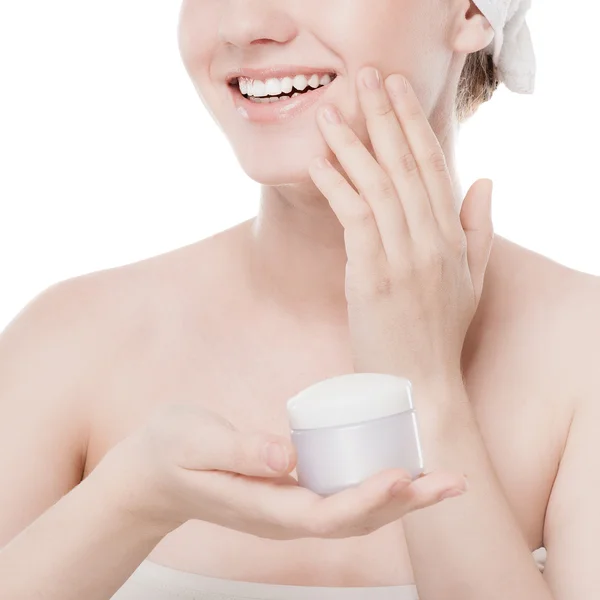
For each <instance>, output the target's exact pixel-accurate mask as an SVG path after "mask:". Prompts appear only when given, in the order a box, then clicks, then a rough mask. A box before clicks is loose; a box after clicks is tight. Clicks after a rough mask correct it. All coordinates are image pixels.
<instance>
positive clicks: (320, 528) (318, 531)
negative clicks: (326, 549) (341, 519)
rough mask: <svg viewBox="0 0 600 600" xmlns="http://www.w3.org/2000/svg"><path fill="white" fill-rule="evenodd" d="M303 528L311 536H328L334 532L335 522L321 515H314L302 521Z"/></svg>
mask: <svg viewBox="0 0 600 600" xmlns="http://www.w3.org/2000/svg"><path fill="white" fill-rule="evenodd" d="M303 529H304V530H305V531H306V532H307V533H308V534H309V535H310V536H311V537H317V538H328V537H332V536H333V535H334V534H335V531H336V527H335V524H334V523H333V522H332V521H331V520H328V519H325V518H323V517H314V516H313V518H312V519H309V520H308V521H306V522H305V523H304V527H303Z"/></svg>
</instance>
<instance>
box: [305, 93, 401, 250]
mask: <svg viewBox="0 0 600 600" xmlns="http://www.w3.org/2000/svg"><path fill="white" fill-rule="evenodd" d="M329 114H332V115H335V118H334V117H328V116H327V115H329ZM334 119H337V120H338V121H337V122H333V120H334ZM317 121H318V123H319V126H320V128H321V132H322V134H323V137H324V138H325V141H326V142H327V143H328V144H329V147H330V148H331V150H332V151H333V152H334V154H335V155H336V158H337V160H338V161H339V163H340V165H341V166H342V168H343V169H344V171H345V172H346V174H347V175H348V177H349V178H350V180H351V181H352V183H353V184H354V185H355V187H356V189H357V190H358V191H359V193H360V195H361V196H362V198H363V199H364V200H365V201H366V203H368V205H369V206H370V207H371V210H372V212H373V215H374V216H375V222H376V223H377V228H378V230H379V234H380V237H381V244H382V246H383V248H384V250H385V251H386V256H387V250H388V247H387V246H386V242H387V243H389V241H390V240H389V238H390V235H386V236H385V239H384V236H383V235H382V233H387V232H390V230H392V231H391V235H392V237H393V239H394V240H396V239H398V240H402V239H405V238H406V237H407V235H408V227H407V224H406V219H405V217H404V214H403V212H402V210H400V204H399V199H398V194H397V192H396V188H395V187H394V184H393V182H392V180H391V179H390V177H389V176H388V174H387V173H386V172H385V170H384V169H383V168H382V167H381V166H380V165H379V164H378V163H377V161H376V160H375V158H374V157H373V155H372V154H371V153H370V152H369V151H368V150H367V148H366V147H365V146H364V144H363V143H362V141H361V140H360V138H359V137H358V136H357V135H356V133H355V132H354V131H353V130H352V128H351V127H350V126H349V125H348V124H347V123H346V122H345V120H344V118H343V116H342V115H341V113H340V111H339V110H338V109H337V108H336V107H335V106H334V105H330V104H328V105H325V106H323V107H321V108H320V109H319V111H318V118H317ZM384 206H388V207H393V206H396V209H395V212H394V218H393V219H392V218H390V217H389V212H388V213H386V212H383V213H382V207H384ZM392 210H394V209H392ZM392 228H393V229H392ZM394 232H395V233H394Z"/></svg>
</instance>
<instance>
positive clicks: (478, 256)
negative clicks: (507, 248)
mask: <svg viewBox="0 0 600 600" xmlns="http://www.w3.org/2000/svg"><path fill="white" fill-rule="evenodd" d="M493 186H494V184H493V182H492V180H491V179H479V180H477V181H476V182H475V183H474V184H473V185H472V186H471V187H470V188H469V191H468V192H467V195H466V196H465V199H464V202H463V205H462V208H461V211H460V222H461V225H462V228H463V230H464V232H465V235H466V238H467V261H468V263H469V271H470V272H471V280H472V282H473V288H474V291H475V298H476V301H477V303H479V300H480V298H481V293H482V290H483V280H484V277H485V270H486V268H487V265H488V260H489V258H490V252H491V250H492V242H493V240H494V225H493V223H492V190H493Z"/></svg>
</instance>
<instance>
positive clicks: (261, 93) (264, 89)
mask: <svg viewBox="0 0 600 600" xmlns="http://www.w3.org/2000/svg"><path fill="white" fill-rule="evenodd" d="M334 78H335V76H332V75H329V74H325V75H322V76H319V75H318V74H315V75H311V76H309V77H306V76H305V75H296V76H295V77H283V78H281V79H277V78H274V77H273V78H270V79H267V80H266V81H260V80H258V79H254V80H253V79H248V78H247V77H240V78H239V79H238V85H239V89H240V92H241V93H242V94H244V95H247V96H250V97H255V98H264V97H266V96H270V97H273V96H280V95H281V94H290V93H291V92H292V91H294V89H295V90H298V91H300V92H303V91H304V90H306V89H307V88H310V89H317V88H318V87H321V86H324V85H328V84H329V83H331V82H332V81H333V79H334Z"/></svg>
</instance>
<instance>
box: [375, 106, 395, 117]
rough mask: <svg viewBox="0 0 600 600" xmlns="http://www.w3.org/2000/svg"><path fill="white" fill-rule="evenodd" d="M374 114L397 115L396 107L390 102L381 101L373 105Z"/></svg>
mask: <svg viewBox="0 0 600 600" xmlns="http://www.w3.org/2000/svg"><path fill="white" fill-rule="evenodd" d="M373 114H374V115H375V116H376V117H388V116H390V115H394V116H395V112H394V107H393V106H392V105H391V104H390V103H389V102H381V103H379V104H377V105H375V106H374V107H373Z"/></svg>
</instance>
